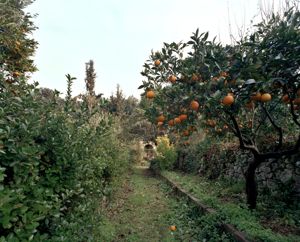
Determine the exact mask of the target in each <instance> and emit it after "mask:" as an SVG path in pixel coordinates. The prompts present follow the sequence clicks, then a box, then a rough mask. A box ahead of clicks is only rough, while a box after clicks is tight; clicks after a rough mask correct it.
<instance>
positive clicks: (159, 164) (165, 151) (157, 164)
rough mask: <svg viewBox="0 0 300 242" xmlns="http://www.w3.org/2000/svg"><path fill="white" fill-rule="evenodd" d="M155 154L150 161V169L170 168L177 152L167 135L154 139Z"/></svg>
mask: <svg viewBox="0 0 300 242" xmlns="http://www.w3.org/2000/svg"><path fill="white" fill-rule="evenodd" d="M156 142H157V149H156V151H157V154H156V156H155V158H154V159H153V160H152V161H151V164H150V167H151V168H152V169H158V170H167V169H172V168H173V166H174V163H175V162H176V159H177V152H176V149H175V147H174V146H173V145H171V144H170V140H169V138H168V137H167V136H159V137H158V138H157V139H156Z"/></svg>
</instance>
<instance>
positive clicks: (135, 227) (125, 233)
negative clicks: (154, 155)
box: [108, 167, 176, 242]
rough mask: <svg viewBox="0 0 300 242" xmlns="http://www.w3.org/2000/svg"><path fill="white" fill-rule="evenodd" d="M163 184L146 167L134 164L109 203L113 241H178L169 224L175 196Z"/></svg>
mask: <svg viewBox="0 0 300 242" xmlns="http://www.w3.org/2000/svg"><path fill="white" fill-rule="evenodd" d="M160 185H161V184H160V181H159V180H158V179H156V178H155V177H152V174H151V172H150V171H149V170H148V169H146V168H145V167H136V168H134V170H133V174H132V175H130V176H128V177H127V178H126V180H125V181H124V183H123V185H122V187H121V188H120V189H119V191H118V192H117V194H116V197H115V199H114V201H113V202H112V203H111V204H110V207H109V214H108V217H109V220H110V223H111V224H112V225H113V226H114V227H115V231H114V237H115V238H114V239H113V241H130V242H132V241H139V242H141V241H143V242H146V241H151V242H154V241H155V242H159V241H163V242H167V241H176V240H175V238H174V234H173V233H172V232H171V231H170V230H169V227H170V225H171V224H168V220H169V218H170V217H171V216H172V213H173V211H172V208H171V207H173V206H170V204H171V203H174V202H175V200H173V199H172V198H169V197H168V195H167V194H166V193H164V192H163V190H162V189H161V188H160ZM172 205H174V204H172Z"/></svg>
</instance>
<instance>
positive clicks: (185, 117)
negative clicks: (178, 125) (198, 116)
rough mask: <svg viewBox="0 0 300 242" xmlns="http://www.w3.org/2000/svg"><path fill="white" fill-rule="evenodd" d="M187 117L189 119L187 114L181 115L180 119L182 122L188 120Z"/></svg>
mask: <svg viewBox="0 0 300 242" xmlns="http://www.w3.org/2000/svg"><path fill="white" fill-rule="evenodd" d="M187 117H188V116H187V115H186V114H181V115H179V119H180V120H181V121H184V120H186V119H187Z"/></svg>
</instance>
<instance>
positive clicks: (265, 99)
mask: <svg viewBox="0 0 300 242" xmlns="http://www.w3.org/2000/svg"><path fill="white" fill-rule="evenodd" d="M271 99H272V96H271V94H270V93H264V94H263V95H261V99H260V101H262V102H264V103H266V102H269V101H271Z"/></svg>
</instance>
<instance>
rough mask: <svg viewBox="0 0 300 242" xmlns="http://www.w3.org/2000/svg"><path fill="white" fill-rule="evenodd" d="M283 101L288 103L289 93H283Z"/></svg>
mask: <svg viewBox="0 0 300 242" xmlns="http://www.w3.org/2000/svg"><path fill="white" fill-rule="evenodd" d="M282 101H283V102H284V103H288V102H289V101H290V98H289V95H287V94H285V95H283V97H282Z"/></svg>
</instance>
